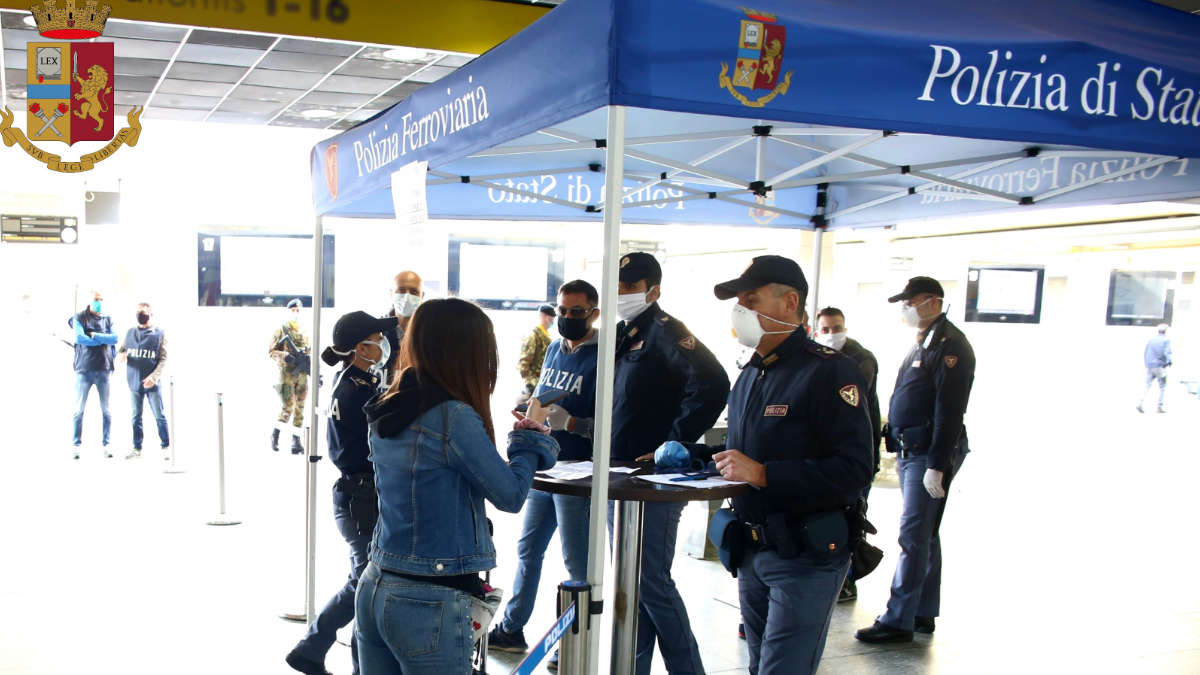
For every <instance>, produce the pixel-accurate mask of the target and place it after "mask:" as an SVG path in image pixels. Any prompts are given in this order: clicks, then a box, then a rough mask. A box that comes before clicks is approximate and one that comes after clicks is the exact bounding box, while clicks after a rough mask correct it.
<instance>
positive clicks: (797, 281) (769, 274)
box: [713, 255, 808, 300]
mask: <svg viewBox="0 0 1200 675" xmlns="http://www.w3.org/2000/svg"><path fill="white" fill-rule="evenodd" d="M767 284H783V285H784V286H791V287H792V288H794V289H796V290H797V291H800V295H802V296H804V297H808V281H807V280H806V279H805V278H804V272H803V271H801V270H800V266H799V265H797V264H796V261H795V260H792V259H791V258H785V257H783V256H781V255H760V256H758V257H756V258H755V259H754V261H753V262H751V263H750V266H749V267H747V268H746V271H745V272H742V276H740V277H738V278H736V279H730V280H729V281H726V282H724V283H720V284H717V285H716V286H714V287H713V293H715V294H716V296H717V299H718V300H728V299H729V298H732V297H734V296H736V295H737V294H738V293H742V292H744V291H752V290H754V289H756V288H762V287H763V286H766V285H767Z"/></svg>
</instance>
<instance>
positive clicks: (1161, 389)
mask: <svg viewBox="0 0 1200 675" xmlns="http://www.w3.org/2000/svg"><path fill="white" fill-rule="evenodd" d="M1142 360H1143V361H1144V362H1145V364H1146V386H1145V387H1144V388H1142V395H1141V397H1140V398H1138V403H1137V411H1138V412H1146V411H1145V410H1144V409H1143V408H1142V403H1143V402H1145V400H1146V394H1147V393H1149V391H1150V385H1151V384H1154V382H1155V381H1156V380H1157V381H1158V412H1160V413H1163V412H1167V411H1166V410H1163V396H1164V395H1165V394H1166V393H1167V368H1170V367H1171V340H1170V339H1169V338H1168V337H1167V324H1165V323H1160V324H1158V334H1157V335H1155V336H1154V337H1152V338H1150V341H1149V342H1147V343H1146V349H1144V350H1143V351H1142Z"/></svg>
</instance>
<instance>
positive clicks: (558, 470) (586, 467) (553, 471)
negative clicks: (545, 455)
mask: <svg viewBox="0 0 1200 675" xmlns="http://www.w3.org/2000/svg"><path fill="white" fill-rule="evenodd" d="M538 473H540V474H541V475H543V476H548V477H550V478H557V479H559V480H576V479H579V478H587V477H588V476H591V475H592V463H591V462H590V461H584V462H559V463H558V464H555V465H554V466H553V467H551V468H549V469H546V470H545V471H540V472H538Z"/></svg>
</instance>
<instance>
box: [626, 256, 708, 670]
mask: <svg viewBox="0 0 1200 675" xmlns="http://www.w3.org/2000/svg"><path fill="white" fill-rule="evenodd" d="M619 264H620V272H619V274H618V279H617V281H618V283H617V288H618V290H619V292H620V296H619V297H618V298H617V316H618V317H620V319H621V322H620V323H619V324H617V354H616V365H615V369H614V372H613V380H614V382H613V413H612V424H613V437H612V459H613V460H623V461H627V462H632V461H635V460H636V459H638V458H639V457H642V456H643V455H646V454H647V453H652V452H654V450H655V448H657V447H658V446H660V445H662V444H663V443H664V442H666V441H680V442H691V441H696V440H698V439H699V438H700V437H701V436H702V435H703V434H704V432H705V431H708V430H709V429H710V428H712V425H713V423H714V422H716V420H717V417H718V416H719V415H720V414H721V411H722V410H723V409H724V408H725V399H726V398H727V397H728V396H729V377H728V376H727V375H726V374H725V369H724V368H722V367H721V364H720V363H718V362H717V359H716V357H714V356H713V355H712V352H710V351H709V350H708V348H707V347H705V346H704V344H703V343H701V342H700V340H698V339H697V338H696V336H694V335H692V333H691V332H690V331H689V330H688V329H687V327H686V326H684V325H683V324H682V323H680V322H679V321H678V320H676V319H675V318H674V317H672V316H671V315H670V314H667V313H666V312H664V311H663V310H662V309H661V308H660V307H659V306H658V299H659V297H660V296H661V294H662V286H661V284H662V268H661V267H660V266H659V264H658V261H657V260H655V258H654V256H652V255H650V254H648V253H641V252H635V253H630V254H628V255H625V256H622V257H621V260H620V263H619ZM684 506H685V502H647V503H646V505H645V511H644V520H643V523H644V525H643V527H644V532H645V537H644V538H643V539H642V574H641V587H640V588H641V592H640V596H639V598H638V624H637V646H636V652H637V655H636V672H637V674H638V675H647V674H648V673H649V672H650V664H651V661H652V659H653V657H654V646H655V643H657V644H658V649H659V651H660V652H661V653H662V656H663V661H664V663H666V666H667V671H668V672H670V673H672V675H676V674H681V673H703V672H704V665H703V664H702V663H701V661H700V650H699V647H698V646H697V644H696V638H695V636H694V635H693V634H692V627H691V622H690V621H689V619H688V615H687V608H686V607H685V606H684V604H683V599H682V598H681V597H680V595H679V589H678V588H676V586H675V580H674V579H672V578H671V564H672V562H673V561H674V558H675V541H676V537H677V536H678V534H679V518H680V516H681V515H682V514H683V507H684ZM612 513H613V503H612V502H610V503H609V519H608V521H609V527H610V528H611V527H612V522H613V518H612Z"/></svg>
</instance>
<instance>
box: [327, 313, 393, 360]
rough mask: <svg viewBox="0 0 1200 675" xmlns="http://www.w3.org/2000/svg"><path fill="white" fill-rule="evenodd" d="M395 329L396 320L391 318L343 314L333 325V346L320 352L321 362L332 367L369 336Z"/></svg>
mask: <svg viewBox="0 0 1200 675" xmlns="http://www.w3.org/2000/svg"><path fill="white" fill-rule="evenodd" d="M395 328H396V319H394V318H392V317H385V318H382V319H377V318H375V317H373V316H371V315H370V314H367V313H366V312H350V313H349V314H344V315H342V318H340V319H338V320H337V323H336V324H335V325H334V327H333V344H332V345H330V346H328V347H326V348H325V349H324V351H322V352H321V360H323V361H324V362H325V363H327V364H329V365H331V366H332V365H334V364H335V363H337V362H338V361H341V360H342V358H343V357H345V356H346V355H347V354H349V353H350V352H351V351H352V350H353V349H354V346H355V345H357V344H358V343H360V342H362V341H363V340H365V339H367V338H368V337H369V336H371V335H374V334H375V333H383V332H385V331H389V330H394V329H395Z"/></svg>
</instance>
